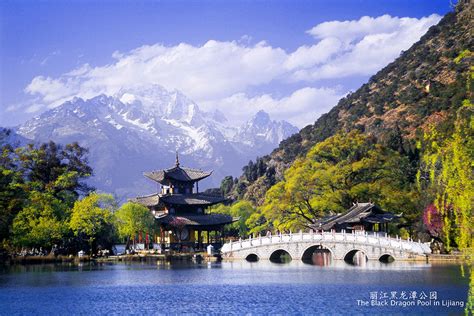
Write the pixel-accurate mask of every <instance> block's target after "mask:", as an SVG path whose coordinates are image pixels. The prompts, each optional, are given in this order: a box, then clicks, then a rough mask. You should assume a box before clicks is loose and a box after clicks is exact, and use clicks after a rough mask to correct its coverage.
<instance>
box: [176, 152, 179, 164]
mask: <svg viewBox="0 0 474 316" xmlns="http://www.w3.org/2000/svg"><path fill="white" fill-rule="evenodd" d="M176 167H179V157H178V151H176Z"/></svg>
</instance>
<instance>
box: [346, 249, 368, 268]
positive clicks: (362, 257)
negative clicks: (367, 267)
mask: <svg viewBox="0 0 474 316" xmlns="http://www.w3.org/2000/svg"><path fill="white" fill-rule="evenodd" d="M368 260H369V257H368V256H367V251H365V250H364V249H359V248H355V249H352V250H350V251H348V252H346V254H345V255H344V261H345V262H347V263H349V264H354V265H360V264H365V263H366V262H367V261H368Z"/></svg>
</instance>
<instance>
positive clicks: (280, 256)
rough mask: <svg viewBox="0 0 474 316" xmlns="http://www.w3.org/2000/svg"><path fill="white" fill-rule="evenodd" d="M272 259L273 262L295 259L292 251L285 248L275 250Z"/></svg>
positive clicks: (271, 255) (285, 261)
mask: <svg viewBox="0 0 474 316" xmlns="http://www.w3.org/2000/svg"><path fill="white" fill-rule="evenodd" d="M269 259H270V261H271V262H273V263H287V262H290V261H291V260H293V258H292V257H291V255H290V253H289V252H288V251H286V250H285V249H281V248H279V249H277V250H274V251H273V252H272V253H271V254H270V257H269Z"/></svg>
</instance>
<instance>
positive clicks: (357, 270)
mask: <svg viewBox="0 0 474 316" xmlns="http://www.w3.org/2000/svg"><path fill="white" fill-rule="evenodd" d="M467 291H468V281H467V279H466V278H463V277H462V276H461V271H460V268H459V266H457V265H434V264H424V263H403V262H392V263H390V264H383V263H379V262H374V263H371V262H369V263H368V264H366V265H365V266H354V265H349V264H347V263H345V262H336V263H331V265H330V266H322V267H321V266H316V265H310V264H305V263H303V262H301V261H292V262H290V263H287V264H276V263H271V262H268V261H260V262H255V263H249V262H246V261H237V262H235V261H234V262H222V263H206V262H204V263H201V264H196V263H171V264H170V263H161V262H158V263H157V262H146V263H130V264H125V263H104V264H93V263H91V264H83V265H72V264H71V265H69V264H58V265H27V266H21V265H17V266H3V267H1V266H0V313H1V314H2V315H14V314H36V315H50V314H62V315H66V314H90V315H93V314H94V315H95V314H109V313H112V314H159V313H171V314H182V313H198V314H209V313H219V314H229V313H231V314H248V313H251V314H321V313H324V314H334V313H339V314H340V313H348V312H350V313H359V314H361V313H362V314H368V313H376V314H378V313H417V314H426V315H433V314H462V312H463V307H460V306H446V305H449V304H450V302H451V305H452V304H453V303H454V304H456V302H457V304H458V305H460V302H462V303H463V304H465V301H466V296H467ZM421 293H424V294H425V295H426V296H427V298H423V299H421V298H422V297H423V296H422V295H421ZM413 294H415V297H416V298H413V297H410V296H413ZM430 295H431V300H430ZM375 296H377V302H379V303H380V304H384V303H383V302H385V301H386V302H387V304H388V306H372V307H371V306H370V305H371V304H372V303H374V302H372V301H371V299H375ZM405 296H406V297H407V298H404V297H405ZM420 296H421V297H420ZM434 296H436V297H434ZM418 301H420V302H425V305H428V306H421V305H420V304H422V303H418ZM365 302H367V304H368V305H369V306H363V305H364V304H365ZM393 302H397V303H396V304H397V305H399V306H391V305H392V304H394V303H393ZM412 302H413V303H412ZM412 304H414V306H412ZM436 304H439V306H435V305H436ZM443 305H445V306H443ZM403 306H405V307H403Z"/></svg>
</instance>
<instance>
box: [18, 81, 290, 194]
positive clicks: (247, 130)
mask: <svg viewBox="0 0 474 316" xmlns="http://www.w3.org/2000/svg"><path fill="white" fill-rule="evenodd" d="M297 131H298V129H297V128H296V127H294V126H292V125H291V124H289V123H287V122H276V121H272V120H271V119H270V117H269V115H268V114H267V113H265V112H263V111H260V112H258V113H257V114H256V115H255V117H254V118H252V119H251V120H249V121H248V122H247V123H245V124H244V125H242V126H241V127H237V128H235V127H229V126H228V122H227V118H226V117H225V115H224V114H223V113H222V112H220V111H215V112H214V113H208V112H204V111H202V110H200V108H199V106H198V105H197V104H196V103H195V102H193V101H192V100H191V99H189V98H188V97H186V96H185V95H184V94H182V93H181V92H179V91H171V92H170V91H167V90H166V89H164V88H163V87H161V86H157V85H153V86H147V87H133V88H129V89H122V90H120V91H119V92H118V93H117V94H115V95H113V96H107V95H99V96H96V97H94V98H92V99H89V100H83V99H81V98H74V99H73V100H71V101H68V102H65V103H64V104H62V105H60V106H59V107H57V108H55V109H52V110H50V111H47V112H45V113H43V114H42V115H40V116H38V117H36V118H33V119H31V120H29V121H27V122H26V123H24V124H22V125H20V126H18V127H17V128H16V132H17V133H18V134H19V135H20V136H23V137H25V138H27V139H30V140H33V141H35V142H45V141H48V140H53V141H56V142H59V143H63V144H65V143H70V142H73V141H78V142H79V144H81V145H82V146H85V147H88V148H89V162H90V164H91V166H92V167H93V168H94V172H95V174H94V177H93V179H92V184H93V185H95V186H96V187H97V188H98V189H100V190H103V191H107V192H114V193H115V194H117V195H118V196H119V197H120V198H125V197H130V196H134V195H136V194H144V193H149V191H150V190H151V191H153V190H156V187H155V186H154V185H153V184H152V183H151V182H150V181H146V179H144V177H143V176H142V173H143V172H144V171H149V170H153V169H159V168H166V167H170V166H172V165H173V162H174V153H175V151H178V152H179V154H180V160H181V162H182V165H184V166H189V167H197V168H202V169H213V170H214V174H213V176H212V177H211V179H209V180H204V182H203V184H202V186H200V187H202V188H205V187H211V186H218V185H219V183H220V181H221V179H222V178H223V177H224V176H226V175H234V176H237V175H238V174H239V173H240V169H241V167H242V166H243V165H244V164H245V163H247V162H248V160H250V159H255V157H256V156H259V155H260V156H261V155H263V154H266V153H268V152H269V151H270V150H271V149H273V148H275V147H276V146H277V145H278V143H279V142H280V141H281V140H283V139H284V138H286V137H288V136H290V135H291V134H293V133H295V132H297Z"/></svg>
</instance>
